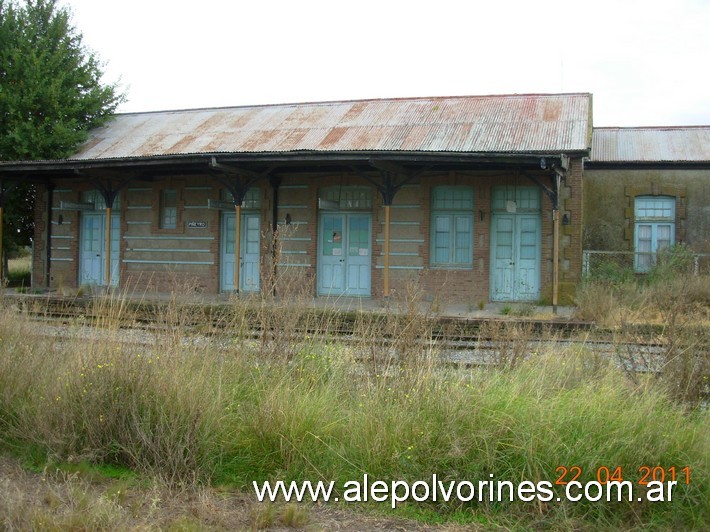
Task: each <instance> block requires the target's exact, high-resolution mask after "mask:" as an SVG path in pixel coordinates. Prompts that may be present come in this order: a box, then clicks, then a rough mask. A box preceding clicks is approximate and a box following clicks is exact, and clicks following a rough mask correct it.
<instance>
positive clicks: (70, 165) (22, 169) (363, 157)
mask: <svg viewBox="0 0 710 532" xmlns="http://www.w3.org/2000/svg"><path fill="white" fill-rule="evenodd" d="M567 154H568V155H569V154H573V155H574V154H575V153H574V152H567ZM583 155H586V152H581V153H579V156H583ZM372 157H376V158H377V159H381V160H389V161H396V162H399V163H400V164H502V165H511V164H513V165H521V164H522V165H532V166H536V165H539V164H540V160H541V159H542V158H544V159H545V160H546V161H549V162H550V163H557V164H561V163H562V161H563V160H564V159H565V158H566V157H567V155H563V154H560V153H559V152H541V153H520V154H512V153H466V152H460V153H455V152H382V151H365V152H311V151H303V152H264V153H205V154H186V155H155V156H149V157H129V158H120V159H87V160H82V159H62V160H57V161H17V162H13V161H8V162H0V175H6V176H8V177H9V176H11V175H12V174H37V173H50V172H56V171H71V172H73V171H75V170H88V169H97V170H98V169H113V170H118V169H134V170H135V169H138V168H140V169H144V170H152V169H159V168H160V167H163V166H168V165H198V166H201V165H205V166H207V167H208V166H209V165H210V164H212V161H214V160H217V161H219V163H281V164H288V163H295V164H307V163H311V164H312V163H325V164H328V163H330V164H338V163H345V164H358V163H362V164H367V163H368V162H369V160H370V159H371V158H372Z"/></svg>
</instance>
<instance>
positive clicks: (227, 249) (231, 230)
mask: <svg viewBox="0 0 710 532" xmlns="http://www.w3.org/2000/svg"><path fill="white" fill-rule="evenodd" d="M240 226H241V229H240V237H239V240H240V242H239V262H238V263H237V262H235V260H236V257H235V253H234V251H235V248H236V227H237V215H236V213H233V212H231V213H230V212H225V213H223V214H222V246H221V248H222V254H221V255H222V257H221V259H222V260H221V264H222V271H221V281H220V289H221V290H222V291H224V292H233V291H234V268H237V267H238V268H239V291H240V292H258V291H259V275H260V269H259V257H260V250H261V226H260V223H259V214H258V213H253V214H252V213H248V214H242V219H241V224H240Z"/></svg>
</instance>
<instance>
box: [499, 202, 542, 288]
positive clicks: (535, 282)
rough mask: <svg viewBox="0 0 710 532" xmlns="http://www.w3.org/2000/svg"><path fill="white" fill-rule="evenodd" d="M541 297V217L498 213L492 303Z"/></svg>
mask: <svg viewBox="0 0 710 532" xmlns="http://www.w3.org/2000/svg"><path fill="white" fill-rule="evenodd" d="M539 297H540V215H539V214H503V213H495V214H493V219H492V229H491V300H492V301H536V300H538V299H539Z"/></svg>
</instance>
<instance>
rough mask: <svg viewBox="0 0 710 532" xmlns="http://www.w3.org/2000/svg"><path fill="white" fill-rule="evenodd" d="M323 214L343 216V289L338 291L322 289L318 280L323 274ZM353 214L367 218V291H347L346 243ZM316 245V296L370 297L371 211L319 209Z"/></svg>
mask: <svg viewBox="0 0 710 532" xmlns="http://www.w3.org/2000/svg"><path fill="white" fill-rule="evenodd" d="M325 216H342V217H343V235H342V239H343V246H342V250H343V255H342V257H343V259H342V261H343V289H342V291H340V292H337V293H336V292H334V291H332V290H322V289H321V286H320V282H321V279H322V276H323V272H322V267H323V240H322V237H323V218H324V217H325ZM353 216H361V217H363V218H367V227H368V230H367V272H368V283H367V293H352V292H348V257H349V253H348V249H347V247H348V244H349V238H350V232H349V231H350V218H351V217H353ZM317 237H318V245H317V246H316V247H317V267H316V295H317V296H344V297H371V296H372V248H373V245H372V213H371V212H370V211H330V210H321V211H320V212H319V213H318V232H317Z"/></svg>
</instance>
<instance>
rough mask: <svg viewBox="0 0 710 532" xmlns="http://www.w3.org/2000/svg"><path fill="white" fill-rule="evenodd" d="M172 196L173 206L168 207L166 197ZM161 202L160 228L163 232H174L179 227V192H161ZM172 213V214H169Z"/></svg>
mask: <svg viewBox="0 0 710 532" xmlns="http://www.w3.org/2000/svg"><path fill="white" fill-rule="evenodd" d="M168 194H171V196H172V201H171V203H172V205H167V200H166V196H167V195H168ZM158 201H159V207H158V209H159V214H158V218H159V227H160V229H163V230H168V231H174V230H175V229H177V226H178V191H177V189H175V188H164V189H162V190H161V191H160V199H159V200H158ZM169 213H170V214H169Z"/></svg>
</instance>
